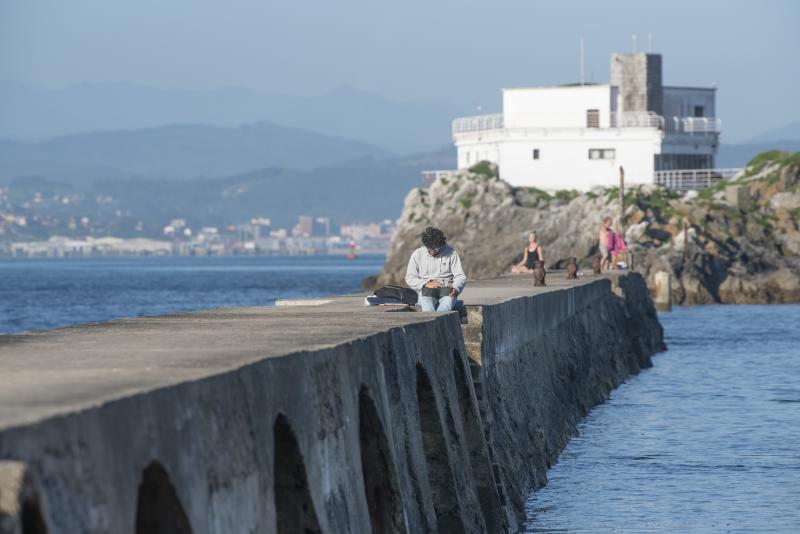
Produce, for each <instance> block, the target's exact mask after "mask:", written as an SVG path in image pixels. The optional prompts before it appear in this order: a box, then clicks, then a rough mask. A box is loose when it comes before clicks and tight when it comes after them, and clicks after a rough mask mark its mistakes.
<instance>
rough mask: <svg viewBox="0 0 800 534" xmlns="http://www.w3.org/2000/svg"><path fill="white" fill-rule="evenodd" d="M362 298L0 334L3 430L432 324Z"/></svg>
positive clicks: (481, 300)
mask: <svg viewBox="0 0 800 534" xmlns="http://www.w3.org/2000/svg"><path fill="white" fill-rule="evenodd" d="M597 280H598V278H597V277H593V276H591V275H590V276H586V277H584V278H581V279H580V280H577V281H575V280H573V281H567V280H565V279H564V274H563V272H561V273H559V272H554V273H549V274H548V279H547V282H548V284H549V286H548V287H544V288H534V287H533V282H532V278H531V277H530V276H529V275H510V276H505V277H501V278H496V279H488V280H481V281H474V282H471V283H469V284H468V286H467V289H466V290H465V291H464V293H463V295H462V298H463V299H464V301H465V303H466V304H468V305H491V304H497V303H500V302H503V301H506V300H509V299H513V298H515V297H521V296H530V295H534V294H537V293H543V292H548V291H556V290H558V289H561V288H564V287H570V286H574V285H582V284H587V283H592V282H594V281H597ZM363 297H364V295H352V296H345V297H335V298H332V299H331V302H330V303H326V304H324V305H321V306H298V307H281V308H276V307H257V308H229V309H226V308H223V309H214V310H208V311H203V312H197V313H184V314H177V315H168V316H160V317H143V318H134V319H122V320H115V321H111V322H107V323H101V324H91V325H81V326H75V327H68V328H61V329H57V330H50V331H45V332H34V333H28V334H18V335H5V336H3V335H0V377H1V378H0V430H2V429H5V428H9V427H13V426H18V425H22V424H26V423H31V422H34V421H39V420H42V419H45V418H48V417H52V416H56V415H59V414H64V413H69V412H73V411H77V410H81V409H83V408H87V407H91V406H97V405H100V404H103V403H104V402H107V401H109V400H112V399H118V398H122V397H125V396H129V395H133V394H136V393H141V392H144V391H148V390H151V389H155V388H160V387H164V386H167V385H170V384H175V383H178V382H183V381H187V380H196V379H200V378H203V377H206V376H210V375H213V374H217V373H220V372H225V371H229V370H232V369H236V368H238V367H241V366H243V365H246V364H248V363H252V362H255V361H259V360H261V359H264V358H275V357H282V356H289V355H292V354H295V353H298V352H302V351H308V350H315V349H320V348H325V347H330V346H335V345H339V344H341V343H346V342H348V341H352V340H355V339H359V338H363V337H366V336H369V335H371V334H375V333H378V332H383V331H387V330H389V329H392V328H396V327H402V326H406V325H409V324H414V323H419V322H424V321H432V320H436V318H437V316H439V314H431V313H412V312H391V311H389V310H387V308H384V307H368V306H363Z"/></svg>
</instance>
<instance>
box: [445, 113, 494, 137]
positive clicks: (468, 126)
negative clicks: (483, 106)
mask: <svg viewBox="0 0 800 534" xmlns="http://www.w3.org/2000/svg"><path fill="white" fill-rule="evenodd" d="M502 127H503V114H502V113H492V114H490V115H476V116H474V117H459V118H457V119H455V120H454V121H453V133H454V134H457V133H466V132H480V131H483V130H499V129H501V128H502Z"/></svg>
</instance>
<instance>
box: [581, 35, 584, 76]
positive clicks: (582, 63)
mask: <svg viewBox="0 0 800 534" xmlns="http://www.w3.org/2000/svg"><path fill="white" fill-rule="evenodd" d="M583 70H584V60H583V36H582V35H581V85H583V82H584V76H583Z"/></svg>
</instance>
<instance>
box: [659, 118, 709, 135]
mask: <svg viewBox="0 0 800 534" xmlns="http://www.w3.org/2000/svg"><path fill="white" fill-rule="evenodd" d="M669 119H670V120H669V121H667V125H668V128H669V130H670V131H674V132H685V133H689V134H694V133H720V132H721V131H722V121H721V120H720V119H718V118H716V117H670V118H669Z"/></svg>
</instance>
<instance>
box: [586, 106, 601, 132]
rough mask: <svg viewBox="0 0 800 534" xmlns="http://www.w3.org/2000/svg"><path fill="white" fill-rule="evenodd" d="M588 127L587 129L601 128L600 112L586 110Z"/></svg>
mask: <svg viewBox="0 0 800 534" xmlns="http://www.w3.org/2000/svg"><path fill="white" fill-rule="evenodd" d="M586 127H587V128H600V110H599V109H587V110H586Z"/></svg>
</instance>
